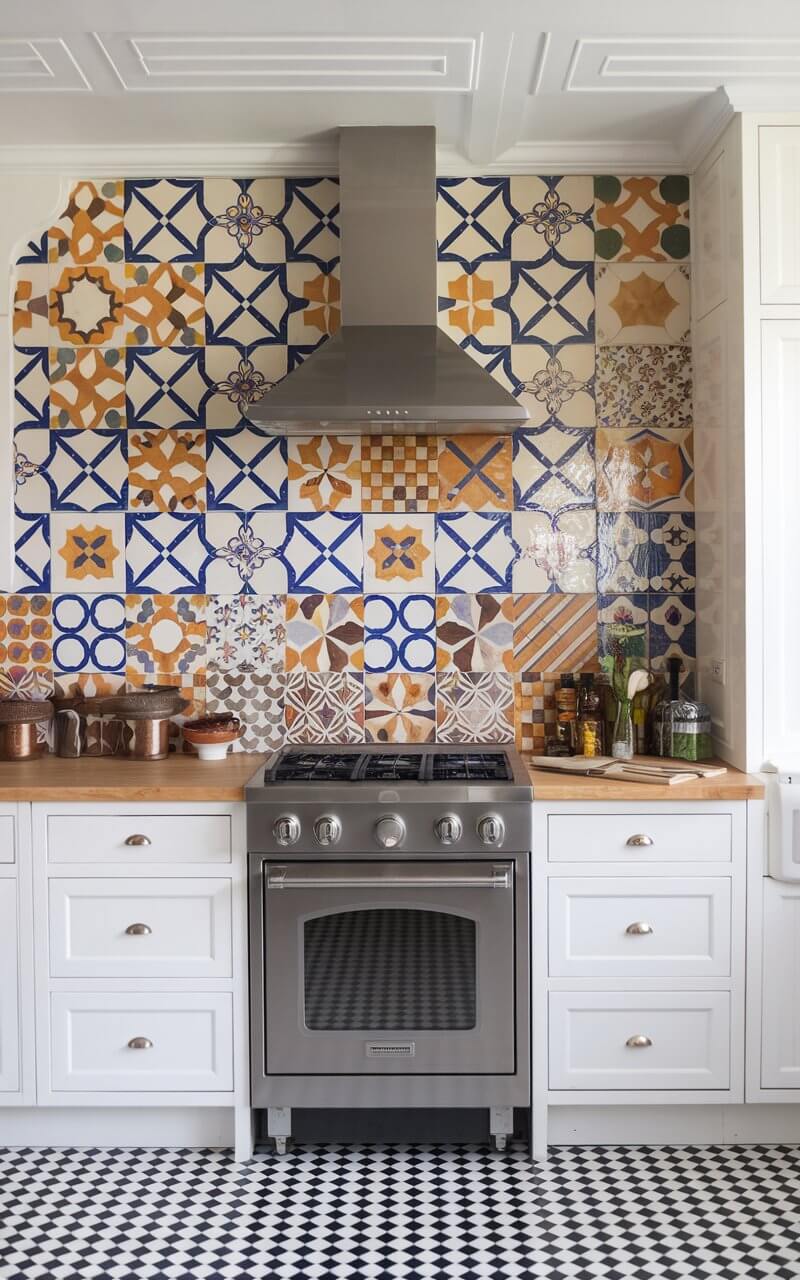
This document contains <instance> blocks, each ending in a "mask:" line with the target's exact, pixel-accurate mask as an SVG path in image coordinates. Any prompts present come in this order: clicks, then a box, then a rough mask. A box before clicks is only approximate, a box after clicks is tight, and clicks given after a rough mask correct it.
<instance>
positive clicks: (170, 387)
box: [125, 347, 212, 430]
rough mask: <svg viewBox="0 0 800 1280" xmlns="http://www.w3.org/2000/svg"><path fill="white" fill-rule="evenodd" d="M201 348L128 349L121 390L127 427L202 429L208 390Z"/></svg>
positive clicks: (208, 397) (203, 355) (208, 394)
mask: <svg viewBox="0 0 800 1280" xmlns="http://www.w3.org/2000/svg"><path fill="white" fill-rule="evenodd" d="M206 357H207V353H206V352H205V351H204V350H203V348H202V347H194V348H191V347H190V348H188V349H183V348H180V347H141V348H137V347H128V349H127V351H126V353H125V364H126V373H125V390H126V393H127V419H128V427H130V428H134V427H152V428H155V429H156V430H162V429H163V428H169V429H173V428H178V429H179V430H182V429H184V428H187V427H190V428H191V427H194V428H197V427H202V426H203V425H204V422H205V418H206V406H207V404H208V402H209V400H210V398H211V394H212V388H211V386H210V384H209V382H208V380H207V378H206V372H205V361H206Z"/></svg>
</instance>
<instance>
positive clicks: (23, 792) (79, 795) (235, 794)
mask: <svg viewBox="0 0 800 1280" xmlns="http://www.w3.org/2000/svg"><path fill="white" fill-rule="evenodd" d="M266 758H267V757H266V756H263V755H248V754H246V753H245V752H238V753H237V754H236V755H229V756H227V757H226V758H225V759H224V760H215V761H207V762H203V761H200V760H198V759H197V757H196V756H190V755H171V756H168V757H167V759H166V760H128V759H126V758H124V757H120V756H108V757H105V756H81V758H80V759H79V760H62V759H60V758H59V757H58V756H50V755H48V756H42V757H41V759H39V760H14V761H0V800H32V801H41V800H66V801H76V800H77V801H80V800H86V801H90V800H91V801H95V800H96V801H104V800H126V801H128V802H130V803H134V802H138V801H145V802H148V801H152V800H178V801H180V800H184V801H185V800H194V801H201V800H218V801H231V800H241V799H243V797H244V787H245V784H246V783H247V782H249V780H250V778H252V776H253V774H254V773H255V772H256V770H257V769H260V767H261V765H263V763H264V761H265V760H266Z"/></svg>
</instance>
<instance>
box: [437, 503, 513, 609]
mask: <svg viewBox="0 0 800 1280" xmlns="http://www.w3.org/2000/svg"><path fill="white" fill-rule="evenodd" d="M515 554H516V553H515V548H514V543H513V540H512V537H511V515H510V513H509V514H501V513H499V512H497V513H495V512H478V511H463V512H458V513H457V514H456V513H454V514H449V513H448V514H447V515H437V517H436V589H437V591H441V592H461V591H467V592H480V591H510V590H511V586H512V568H513V564H514V559H515Z"/></svg>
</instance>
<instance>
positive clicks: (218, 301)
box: [205, 254, 289, 347]
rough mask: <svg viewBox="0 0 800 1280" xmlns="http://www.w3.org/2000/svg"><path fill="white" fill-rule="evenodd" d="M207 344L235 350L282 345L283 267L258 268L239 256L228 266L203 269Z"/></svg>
mask: <svg viewBox="0 0 800 1280" xmlns="http://www.w3.org/2000/svg"><path fill="white" fill-rule="evenodd" d="M205 288H206V297H205V305H206V342H208V343H226V344H228V345H234V346H243V347H250V346H253V347H255V346H260V345H261V344H263V343H267V344H270V343H279V344H281V345H285V344H286V342H287V340H288V338H287V325H288V317H289V297H288V291H287V285H286V266H285V264H281V263H277V264H274V265H271V266H268V267H263V266H257V265H256V264H254V263H251V262H249V261H247V260H246V258H245V256H244V254H242V255H240V257H239V258H237V259H236V260H235V261H234V262H232V263H230V265H224V266H206V273H205Z"/></svg>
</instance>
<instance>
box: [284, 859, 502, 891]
mask: <svg viewBox="0 0 800 1280" xmlns="http://www.w3.org/2000/svg"><path fill="white" fill-rule="evenodd" d="M267 888H268V889H510V888H511V867H510V866H509V865H507V864H504V865H498V866H495V867H492V871H491V874H490V875H488V876H465V875H454V876H426V875H409V876H296V875H291V874H290V873H289V872H288V871H287V869H286V867H270V869H269V871H268V872H267Z"/></svg>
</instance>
